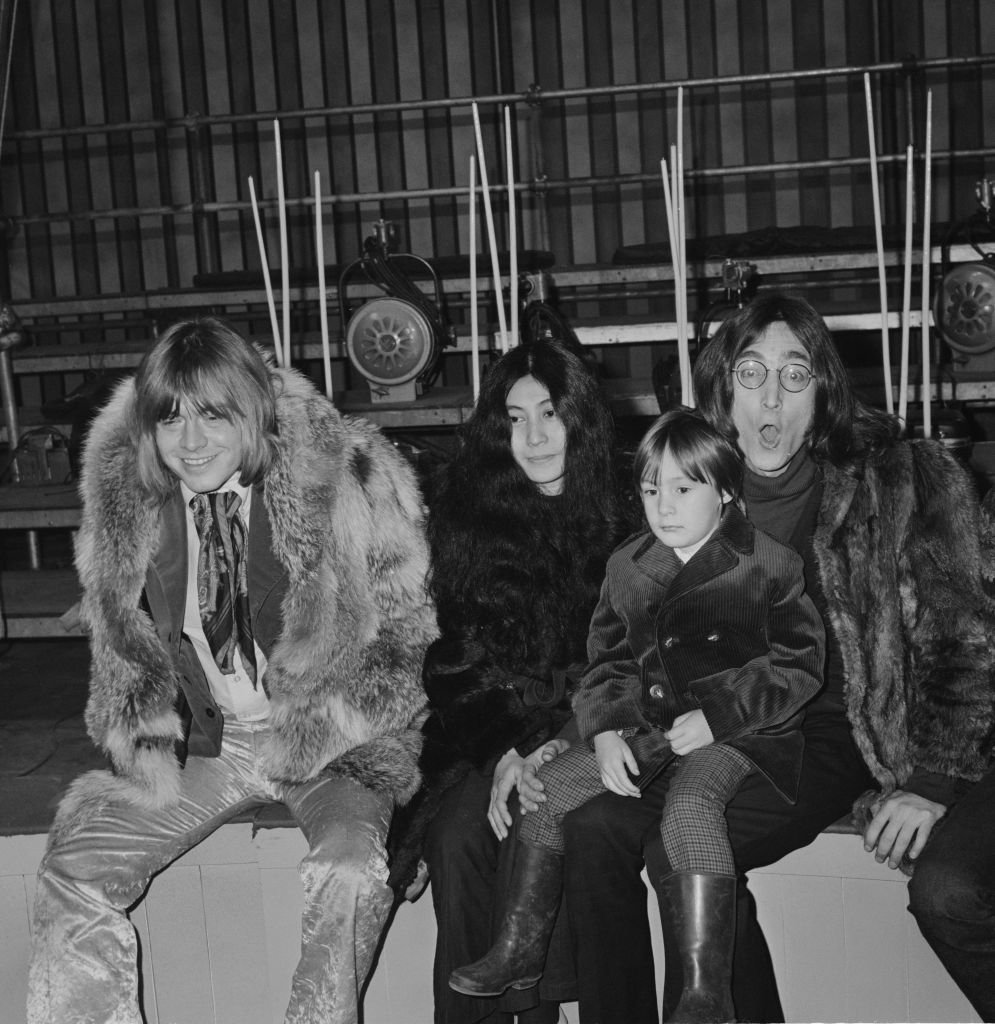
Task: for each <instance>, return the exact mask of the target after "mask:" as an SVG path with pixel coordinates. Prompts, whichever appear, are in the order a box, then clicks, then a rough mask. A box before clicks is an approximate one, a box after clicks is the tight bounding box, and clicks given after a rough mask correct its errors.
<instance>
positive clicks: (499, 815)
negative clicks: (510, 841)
mask: <svg viewBox="0 0 995 1024" xmlns="http://www.w3.org/2000/svg"><path fill="white" fill-rule="evenodd" d="M524 767H525V758H524V757H522V756H521V755H520V754H519V753H518V751H517V750H515V749H511V750H509V751H508V753H507V754H505V755H504V757H502V758H501V760H500V761H498V763H497V765H496V766H495V768H494V778H493V780H492V781H491V803H490V806H489V807H488V808H487V820H488V821H489V822H490V824H491V828H492V829H493V831H494V835H496V836H497V837H498V839H504V838H505V837H506V836H507V835H508V830H509V829H510V828H511V812H510V811H509V810H508V797H509V796H511V791H512V790H513V789H516V788H518V785H519V782H520V781H521V778H522V769H523V768H524Z"/></svg>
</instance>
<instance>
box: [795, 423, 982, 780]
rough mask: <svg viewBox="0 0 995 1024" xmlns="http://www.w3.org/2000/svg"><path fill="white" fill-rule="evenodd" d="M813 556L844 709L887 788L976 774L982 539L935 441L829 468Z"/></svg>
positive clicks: (975, 509)
mask: <svg viewBox="0 0 995 1024" xmlns="http://www.w3.org/2000/svg"><path fill="white" fill-rule="evenodd" d="M824 474H825V475H824V484H823V497H822V503H821V508H820V511H819V519H818V524H817V526H816V532H815V536H814V550H815V555H816V560H817V562H818V566H819V570H820V575H821V579H822V584H823V588H824V592H825V596H826V601H827V604H828V609H829V619H830V621H829V622H828V623H827V628H831V629H832V630H834V631H835V633H836V636H837V638H838V640H839V644H840V648H841V652H842V658H843V667H844V676H845V678H846V698H847V709H848V713H849V718H850V723H851V726H852V728H853V734H854V737H855V739H856V741H857V745H858V747H859V749H860V752H861V754H862V755H863V758H864V761H865V762H866V763H867V766H868V768H869V769H870V770H871V772H872V773H873V775H874V777H875V778H876V780H877V782H878V783H879V784H880V786H881V788H882V790H883V791H884V792H885V793H886V794H887V793H889V792H891V791H892V790H894V789H896V788H900V787H903V786H904V785H905V784H906V783H907V782H908V781H909V780H910V778H911V777H912V776H913V775H914V774H916V773H924V772H926V773H937V774H940V775H945V776H951V777H957V778H964V779H972V780H973V779H977V778H979V777H980V776H981V775H982V774H983V773H984V772H985V771H986V770H987V768H988V767H989V766H990V764H991V761H992V754H993V750H992V744H993V727H995V644H993V642H992V641H993V636H992V634H993V632H995V603H993V601H992V600H991V598H990V597H989V596H988V594H987V593H986V588H985V581H986V579H988V580H990V579H991V577H992V566H993V565H995V561H993V560H992V558H991V555H992V548H993V538H992V534H991V528H990V526H988V525H987V521H986V520H985V519H984V518H983V517H982V515H981V513H980V511H979V506H978V499H977V495H976V493H975V490H974V487H973V484H972V482H971V480H970V479H969V478H968V475H967V474H966V473H965V471H964V470H963V468H962V467H961V466H960V465H959V464H958V463H957V462H956V461H955V460H954V459H953V458H952V456H951V455H950V454H949V453H948V452H946V451H945V450H944V449H943V448H942V447H941V446H940V445H938V444H936V443H935V442H929V441H912V442H908V443H902V444H897V445H894V446H892V447H890V448H887V449H885V450H884V451H883V452H881V453H879V454H877V455H874V456H872V457H870V458H868V459H867V460H866V461H865V462H863V463H862V464H861V465H858V466H851V467H847V468H845V469H840V468H836V467H833V466H826V467H825V470H824Z"/></svg>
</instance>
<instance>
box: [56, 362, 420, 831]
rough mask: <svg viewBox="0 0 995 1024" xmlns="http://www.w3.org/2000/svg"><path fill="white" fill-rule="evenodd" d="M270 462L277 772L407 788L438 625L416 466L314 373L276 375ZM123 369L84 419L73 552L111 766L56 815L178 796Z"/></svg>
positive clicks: (95, 707) (171, 693)
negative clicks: (276, 607) (90, 418)
mask: <svg viewBox="0 0 995 1024" xmlns="http://www.w3.org/2000/svg"><path fill="white" fill-rule="evenodd" d="M272 373H273V378H274V387H275V391H276V394H277V425H278V427H277V429H278V438H277V442H276V457H275V460H274V462H273V464H272V466H271V467H270V469H269V471H268V472H267V475H266V478H265V480H264V481H263V485H262V488H261V491H260V490H258V489H257V491H256V494H257V495H258V496H259V497H261V500H262V501H263V503H264V505H265V511H266V513H267V516H268V519H269V521H270V523H271V527H272V548H273V553H274V555H275V557H276V560H277V562H278V563H279V566H281V567H282V569H283V570H284V571H285V577H286V578H285V590H284V593H283V598H282V606H281V614H280V620H281V626H280V632H279V635H278V636H277V638H276V641H275V643H274V644H273V646H272V649H271V651H270V654H269V660H268V667H267V671H266V676H265V680H264V683H265V686H266V689H267V691H268V693H269V697H270V701H271V716H270V721H271V730H270V741H269V745H268V748H267V749H266V750H265V755H264V763H265V768H266V770H267V772H268V774H269V775H270V776H271V777H272V778H274V779H280V780H287V781H304V780H307V779H311V778H314V777H315V776H317V775H318V774H319V773H321V772H323V771H331V772H333V773H341V774H345V775H347V776H349V777H352V778H355V779H357V781H359V782H361V783H363V784H365V785H367V786H371V787H373V788H375V789H379V790H381V791H384V792H388V793H391V794H392V795H393V796H394V797H395V799H396V800H397V801H398V802H403V801H404V800H406V799H408V798H410V796H411V794H412V793H414V791H415V790H416V789H417V787H418V785H419V782H420V776H419V772H418V769H417V759H418V755H419V751H420V747H421V737H420V733H419V732H418V730H417V728H411V726H412V725H420V717H419V716H420V714H421V712H422V710H423V706H424V703H425V697H424V690H423V688H422V685H421V665H422V660H423V656H424V652H425V649H426V647H427V646H428V644H429V642H430V641H431V640H432V639H433V637H434V636H435V635H436V632H437V631H436V626H435V615H434V610H433V607H432V604H431V601H430V600H429V597H428V595H427V591H426V576H427V569H428V546H427V542H426V539H425V534H424V509H423V504H422V501H421V497H420V494H419V491H418V488H417V484H416V482H415V479H414V475H413V473H412V471H411V469H410V467H409V466H408V465H407V464H406V463H405V461H404V459H403V458H402V457H401V456H400V455H399V454H398V453H397V451H396V450H395V449H394V448H393V447H392V446H391V445H390V444H389V443H388V442H387V441H386V440H385V439H384V438H383V437H382V435H381V434H380V433H379V432H378V431H377V430H376V429H375V428H374V427H372V426H371V425H370V424H367V423H365V422H363V421H361V420H352V419H349V418H347V417H342V416H340V415H339V414H338V412H337V411H336V410H335V409H334V407H333V406H332V405H331V403H329V402H328V401H327V400H326V399H325V398H324V397H322V396H320V395H319V394H318V393H317V391H316V390H315V389H314V388H313V387H312V386H311V384H310V383H309V382H307V381H306V380H305V379H304V378H303V377H301V376H300V375H298V374H296V373H295V372H293V371H286V370H273V371H272ZM134 401H135V390H134V385H133V382H131V381H127V382H125V383H124V384H123V385H122V386H121V387H120V388H119V389H118V390H117V392H116V393H115V395H114V397H113V399H112V400H111V402H110V404H109V405H108V407H107V408H106V409H105V410H104V411H103V412H102V413H101V414H100V416H99V417H98V418H97V419H96V421H95V422H94V425H93V427H92V429H91V432H90V436H89V440H88V443H87V446H86V451H85V455H84V461H83V472H82V482H81V491H82V495H83V522H82V527H81V529H80V532H79V536H78V540H77V551H76V564H77V569H78V571H79V576H80V580H81V582H82V584H83V590H84V597H83V602H82V615H83V619H84V621H85V623H86V624H87V626H88V627H89V630H90V634H91V636H90V646H91V672H90V697H89V703H88V705H87V709H86V724H87V727H88V730H89V732H90V735H91V737H92V738H93V740H94V742H95V743H96V744H97V745H98V746H99V747H100V748H101V749H102V750H103V751H104V752H105V753H106V754H107V756H108V757H109V759H110V761H111V765H112V771H111V772H106V771H97V772H90V773H88V774H87V775H84V776H82V777H81V778H80V779H78V780H77V781H76V782H75V783H74V784H73V787H72V788H71V790H70V791H69V793H68V794H67V796H66V798H65V800H64V801H63V805H62V808H61V810H60V819H61V820H65V819H67V818H68V817H70V816H71V815H72V814H73V813H74V811H75V809H76V808H78V807H79V805H80V804H81V803H86V802H91V801H93V800H98V801H99V800H101V799H106V798H108V797H111V796H114V797H116V798H125V799H130V800H133V801H137V802H139V803H140V804H142V805H144V806H151V807H156V806H164V805H168V804H170V803H171V802H173V801H175V799H176V798H177V795H178V791H179V785H180V778H181V771H182V768H181V765H180V762H179V761H178V759H177V756H176V753H175V744H176V742H177V741H178V740H181V739H182V734H181V722H180V718H179V715H178V712H177V699H178V696H179V692H180V684H179V676H178V668H177V664H176V660H175V659H174V658H173V657H172V656H171V653H170V651H169V650H167V649H166V647H165V645H164V644H163V642H162V638H161V636H160V633H159V631H158V630H157V623H156V622H154V621H153V619H152V617H151V616H150V614H149V613H148V611H147V610H146V607H143V601H142V595H143V591H144V588H145V584H146V574H147V572H148V571H149V567H150V563H151V560H152V559H153V557H154V556H155V554H156V551H157V547H158V542H159V536H160V519H161V511H162V510H161V507H160V506H159V505H158V503H156V502H155V501H153V500H151V499H149V498H148V497H146V496H145V495H143V493H142V492H141V491H140V490H139V488H138V487H137V486H136V484H135V480H136V470H135V465H136V462H135V460H136V448H135V442H134V437H133V435H132V433H131V431H130V426H129V424H130V422H131V416H130V410H131V407H132V405H133V403H134Z"/></svg>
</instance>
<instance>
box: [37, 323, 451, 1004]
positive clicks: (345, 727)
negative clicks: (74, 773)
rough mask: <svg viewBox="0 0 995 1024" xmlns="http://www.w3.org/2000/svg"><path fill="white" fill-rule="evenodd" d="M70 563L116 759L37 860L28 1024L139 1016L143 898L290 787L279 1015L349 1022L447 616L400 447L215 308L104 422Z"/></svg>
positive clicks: (166, 338) (128, 390) (171, 335)
mask: <svg viewBox="0 0 995 1024" xmlns="http://www.w3.org/2000/svg"><path fill="white" fill-rule="evenodd" d="M81 490H82V494H83V523H82V528H81V530H80V533H79V539H78V544H77V558H76V560H77V568H78V570H79V575H80V580H81V582H82V584H83V590H84V597H83V603H82V613H83V617H84V621H85V622H86V623H87V625H88V627H89V630H90V634H91V636H90V646H91V674H90V699H89V703H88V706H87V711H86V722H87V726H88V729H89V731H90V734H91V736H92V737H93V739H94V741H95V742H96V743H97V745H98V746H99V747H100V748H101V749H102V750H103V751H104V752H105V753H106V755H107V757H108V759H109V761H110V770H109V771H95V772H90V773H88V774H86V775H84V776H82V777H81V778H79V779H78V780H76V782H75V783H73V785H72V786H71V788H70V789H69V791H68V793H67V794H66V796H65V798H64V799H63V801H62V803H61V805H60V807H59V810H58V813H57V816H56V820H55V823H54V825H53V828H52V832H51V835H50V837H49V844H48V850H47V852H46V854H45V857H44V859H43V861H42V864H41V868H40V871H39V879H38V889H37V896H36V907H35V915H34V925H33V926H34V953H33V959H32V964H31V972H30V985H29V995H28V1020H29V1022H30V1024H67V1022H77V1021H78V1022H83V1021H86V1022H88V1024H100V1022H113V1024H138V1022H139V1021H141V1020H142V1016H141V1010H140V1006H139V1000H138V975H137V946H136V939H135V932H134V929H133V928H132V926H131V925H130V923H129V922H128V919H127V917H126V911H127V909H128V908H129V907H130V906H132V904H134V903H135V902H136V901H137V900H138V899H139V898H140V897H141V896H142V895H143V893H144V892H145V890H146V888H147V886H148V883H149V880H150V879H151V877H152V876H153V875H154V874H155V873H156V872H158V871H160V870H162V869H163V868H164V867H166V866H167V865H168V864H169V863H170V862H172V861H173V860H175V859H176V858H177V857H179V856H180V855H181V854H182V853H184V852H185V851H186V850H188V849H189V848H190V847H192V846H194V845H196V844H197V843H198V842H200V841H201V840H202V839H204V838H205V837H206V836H208V835H209V834H210V833H211V832H213V831H214V830H215V829H217V828H218V827H219V826H220V825H222V824H223V823H224V822H225V821H228V820H229V819H231V818H232V817H233V816H234V815H235V814H238V813H241V812H244V811H246V810H248V809H250V808H253V807H256V806H259V805H261V804H265V803H269V802H273V801H282V802H284V803H285V804H286V806H287V808H288V810H289V812H290V814H291V815H292V816H293V817H294V819H295V820H296V822H297V823H298V825H299V826H300V828H301V829H302V831H303V832H304V834H305V836H306V838H307V841H308V845H309V848H310V852H309V853H308V855H307V856H306V857H305V858H304V860H303V861H302V863H301V866H300V873H301V878H302V881H303V883H304V889H305V909H304V917H303V922H302V952H301V958H300V961H299V963H298V966H297V970H296V972H295V974H294V978H293V982H292V987H291V996H290V1004H289V1008H288V1010H287V1015H286V1020H287V1021H294V1022H308V1024H311V1022H313V1024H317V1022H319V1021H320V1022H321V1024H332V1022H343V1024H344V1022H348V1021H355V1020H356V1019H357V1017H358V1012H359V993H360V989H361V987H362V985H363V982H364V980H365V976H366V973H367V971H368V969H369V967H370V964H371V962H372V959H373V954H374V952H375V950H376V946H377V942H378V940H379V937H380V933H381V931H382V928H383V925H384V922H385V920H386V917H387V914H388V911H389V909H390V906H391V903H392V900H393V896H392V893H391V890H390V889H389V888H388V886H387V884H386V879H387V866H386V855H385V850H384V841H385V838H386V833H387V829H388V826H389V824H390V819H391V816H392V813H393V810H394V807H395V806H396V805H398V804H401V803H403V802H405V801H406V800H407V799H409V798H410V796H411V794H412V793H413V792H414V791H415V789H416V788H417V786H418V783H419V775H418V770H417V759H418V753H419V749H420V743H419V733H418V732H417V731H413V730H412V729H411V728H410V726H411V724H412V721H413V720H415V719H417V718H418V716H419V714H420V712H421V709H422V706H423V703H424V694H423V690H422V686H421V682H420V678H421V663H422V659H423V655H424V651H425V648H426V647H427V645H428V643H429V642H430V641H431V640H432V638H433V637H434V635H435V617H434V612H433V608H432V605H431V602H430V600H429V598H428V596H427V592H426V590H425V577H426V570H427V563H428V555H427V546H426V542H425V537H424V531H423V508H422V503H421V499H420V496H419V493H418V489H417V486H416V483H415V480H414V476H413V474H412V472H411V470H410V469H409V467H408V466H407V465H406V463H405V462H404V460H403V458H402V457H401V456H400V455H399V454H398V453H397V452H396V451H395V450H394V449H393V448H392V447H391V446H390V445H389V444H388V443H387V442H386V441H385V440H384V438H383V437H382V436H381V435H380V434H379V433H378V431H377V430H376V429H375V428H373V427H372V426H370V425H368V424H365V423H363V422H362V421H358V420H350V419H347V418H343V417H340V416H339V415H338V413H337V412H336V411H335V409H334V408H333V407H332V405H331V404H330V403H329V402H327V401H326V400H325V399H324V398H323V397H322V396H320V395H319V394H318V393H317V392H316V391H315V389H314V388H313V387H312V386H311V385H310V383H308V382H307V381H305V380H304V379H303V378H302V377H300V376H299V375H298V374H296V373H294V372H293V371H292V370H274V369H271V368H270V367H269V366H267V364H266V363H265V362H264V360H263V359H262V357H261V356H260V355H259V353H258V352H257V351H256V350H255V349H254V348H253V347H252V346H251V345H250V344H249V343H248V342H247V341H245V340H244V339H243V338H241V337H240V336H239V335H238V334H237V333H235V332H234V331H233V330H231V328H229V327H228V326H226V325H225V324H223V323H222V322H220V321H217V320H213V319H201V320H194V321H188V322H183V323H180V324H177V325H175V326H174V327H172V328H170V329H169V330H168V331H167V332H166V333H165V334H164V335H163V336H162V338H161V339H160V340H159V341H158V342H157V344H156V345H155V346H154V347H153V349H152V350H151V351H150V352H149V354H148V355H147V356H146V358H145V360H144V362H143V363H142V366H141V367H140V368H139V370H138V373H137V376H136V378H135V379H134V380H133V381H128V382H126V383H124V384H123V385H122V386H121V387H120V388H119V389H118V390H117V392H116V393H115V395H114V397H113V398H112V400H111V401H110V403H109V405H108V406H107V408H106V409H105V410H104V411H103V412H102V413H101V414H100V415H99V417H98V418H97V419H96V421H95V422H94V425H93V427H92V429H91V432H90V435H89V440H88V443H87V446H86V452H85V456H84V460H83V470H82V483H81Z"/></svg>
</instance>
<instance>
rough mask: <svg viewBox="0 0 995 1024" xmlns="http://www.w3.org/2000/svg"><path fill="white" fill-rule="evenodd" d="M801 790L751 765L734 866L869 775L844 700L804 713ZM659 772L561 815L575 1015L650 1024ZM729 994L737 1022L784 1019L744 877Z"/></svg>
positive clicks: (828, 820) (783, 848) (605, 1023)
mask: <svg viewBox="0 0 995 1024" xmlns="http://www.w3.org/2000/svg"><path fill="white" fill-rule="evenodd" d="M804 731H805V743H806V745H805V755H804V759H803V762H802V773H801V784H800V788H799V794H798V801H797V803H796V804H794V805H791V804H789V803H787V802H786V801H785V800H784V799H783V798H782V797H780V796H779V795H778V794H777V792H776V791H775V790H774V789H773V787H772V786H771V785H770V783H769V782H768V781H767V780H766V779H765V778H764V777H763V776H762V775H759V774H757V773H755V774H754V775H751V776H749V777H748V778H747V779H746V780H745V781H744V783H743V785H742V786H741V787H740V790H739V792H738V793H737V794H736V796H735V797H734V798H733V799H732V801H731V802H730V804H729V806H728V809H727V812H726V818H727V821H728V823H729V839H730V842H731V844H732V848H733V853H734V855H735V858H736V866H737V868H738V869H739V871H740V872H746V871H749V870H751V869H753V868H756V867H761V866H763V865H765V864H772V863H774V862H775V861H777V860H779V859H780V858H781V857H783V856H785V855H786V854H788V853H790V852H791V851H792V850H796V849H798V848H800V847H802V846H806V845H807V844H808V843H810V842H811V841H812V840H813V839H814V838H815V837H816V836H817V835H818V834H819V833H820V832H821V831H822V830H823V829H824V828H825V827H826V826H827V825H830V824H832V822H834V821H836V820H837V819H838V818H839V817H841V816H842V815H843V814H845V813H846V812H847V811H848V810H849V809H850V806H851V804H852V803H853V800H854V799H855V798H856V797H857V796H858V795H859V794H860V793H861V792H863V790H865V789H867V788H868V787H869V786H870V785H872V780H871V778H870V775H869V773H868V771H867V769H866V767H865V766H864V763H863V760H862V759H861V757H860V754H859V753H858V751H857V748H856V746H855V744H854V742H853V738H852V736H851V733H850V727H849V725H848V723H847V721H846V718H845V716H844V714H843V713H842V711H840V712H839V713H810V714H809V715H808V717H807V719H806V722H805V727H804ZM666 796H667V788H666V780H665V779H662V780H658V781H657V782H654V783H653V784H651V785H650V786H649V787H647V789H646V790H644V792H643V795H642V797H641V798H640V799H638V800H637V799H634V798H632V797H621V796H617V795H616V794H614V793H607V794H605V795H604V796H600V797H597V798H596V799H594V800H592V801H590V802H589V803H587V804H585V805H584V806H583V807H581V808H578V810H576V811H573V812H572V813H570V814H568V815H567V817H566V818H565V819H564V835H565V838H566V858H565V890H566V893H567V908H568V912H569V921H570V930H571V933H572V936H573V941H574V944H575V957H576V964H577V984H578V999H579V1001H580V1019H581V1024H657V1022H658V1021H659V1019H660V1009H659V1006H658V1003H657V986H656V975H655V971H654V965H653V953H652V947H651V944H650V931H649V921H648V918H647V914H646V887H645V886H644V885H643V882H642V879H641V878H640V874H639V873H640V870H641V868H642V866H643V862H644V858H645V862H646V865H647V868H648V873H649V876H650V879H651V881H653V882H654V884H656V883H657V882H658V881H659V880H660V879H661V878H662V877H663V876H664V875H665V874H666V873H667V872H668V870H669V869H668V867H667V864H666V858H665V857H664V856H663V852H662V848H661V844H660V836H659V828H658V827H657V826H658V823H659V820H660V813H661V809H662V807H663V804H664V802H665V800H666ZM733 998H734V1001H735V1004H736V1016H737V1019H738V1020H740V1021H769V1022H773V1021H783V1020H784V1015H783V1011H782V1009H781V1004H780V999H779V997H778V994H777V984H776V982H775V979H774V971H773V965H772V964H771V960H770V953H769V951H768V949H767V943H766V940H765V939H764V936H763V932H762V931H761V929H760V925H759V924H758V922H757V917H756V906H755V904H754V902H753V897H752V896H751V895H750V893H749V891H748V890H747V888H746V884H745V880H744V879H743V878H742V876H741V885H740V895H739V901H738V906H737V925H736V958H735V962H734V973H733Z"/></svg>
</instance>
